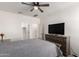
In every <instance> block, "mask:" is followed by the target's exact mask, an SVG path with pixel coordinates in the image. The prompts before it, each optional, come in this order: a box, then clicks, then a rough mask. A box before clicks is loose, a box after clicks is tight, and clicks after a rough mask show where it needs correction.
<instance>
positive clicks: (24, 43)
mask: <svg viewBox="0 0 79 59" xmlns="http://www.w3.org/2000/svg"><path fill="white" fill-rule="evenodd" d="M56 56H62V53H61V50H60V49H59V48H58V47H57V46H56V45H55V44H54V43H50V42H48V41H44V40H29V39H28V40H19V41H15V42H2V43H1V42H0V57H56Z"/></svg>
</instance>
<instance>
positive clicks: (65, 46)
mask: <svg viewBox="0 0 79 59" xmlns="http://www.w3.org/2000/svg"><path fill="white" fill-rule="evenodd" d="M45 39H46V40H47V41H50V42H54V43H58V44H61V47H60V49H61V51H62V52H63V55H64V56H68V55H69V54H70V43H69V39H67V37H65V36H63V35H54V34H45Z"/></svg>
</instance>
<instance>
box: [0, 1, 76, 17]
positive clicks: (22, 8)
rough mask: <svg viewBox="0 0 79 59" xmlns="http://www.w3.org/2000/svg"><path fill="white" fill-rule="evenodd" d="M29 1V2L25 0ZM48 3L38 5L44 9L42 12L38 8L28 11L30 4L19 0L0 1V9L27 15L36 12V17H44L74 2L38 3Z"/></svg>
mask: <svg viewBox="0 0 79 59" xmlns="http://www.w3.org/2000/svg"><path fill="white" fill-rule="evenodd" d="M27 3H29V2H27ZM44 3H49V4H50V6H49V7H40V8H41V9H42V10H44V13H41V12H40V11H38V10H33V12H30V9H32V8H33V7H32V6H29V5H24V4H21V2H0V10H3V11H8V12H13V13H18V12H19V13H21V14H25V15H29V16H33V15H35V14H38V16H37V17H38V18H45V17H48V16H49V15H52V14H53V12H55V11H56V10H60V9H64V8H67V7H69V6H72V5H74V4H75V3H74V2H73V3H70V2H40V4H44Z"/></svg>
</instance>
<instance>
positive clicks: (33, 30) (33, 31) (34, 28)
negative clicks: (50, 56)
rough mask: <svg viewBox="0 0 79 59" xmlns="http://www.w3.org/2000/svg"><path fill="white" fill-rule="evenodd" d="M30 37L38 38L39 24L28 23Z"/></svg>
mask: <svg viewBox="0 0 79 59" xmlns="http://www.w3.org/2000/svg"><path fill="white" fill-rule="evenodd" d="M29 29H30V34H29V35H30V39H38V38H39V24H30V27H29Z"/></svg>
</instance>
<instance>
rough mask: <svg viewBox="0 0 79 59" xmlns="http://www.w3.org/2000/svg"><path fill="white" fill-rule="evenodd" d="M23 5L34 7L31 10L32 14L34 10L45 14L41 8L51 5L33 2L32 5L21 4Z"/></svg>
mask: <svg viewBox="0 0 79 59" xmlns="http://www.w3.org/2000/svg"><path fill="white" fill-rule="evenodd" d="M21 3H22V4H25V5H29V6H33V8H32V9H31V10H30V11H31V12H32V11H33V10H39V11H40V12H42V13H43V12H44V11H43V10H42V9H41V8H40V7H48V6H49V4H39V2H32V3H31V4H28V3H25V2H21Z"/></svg>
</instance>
